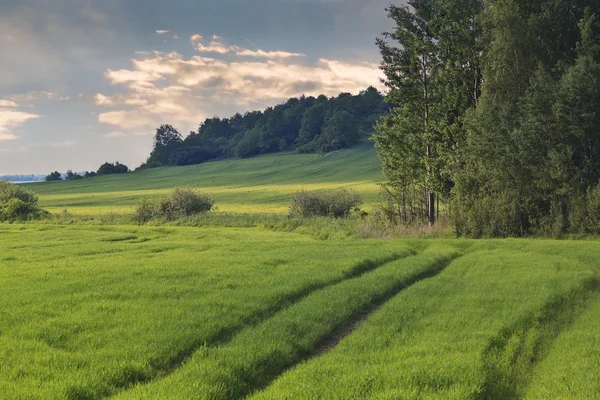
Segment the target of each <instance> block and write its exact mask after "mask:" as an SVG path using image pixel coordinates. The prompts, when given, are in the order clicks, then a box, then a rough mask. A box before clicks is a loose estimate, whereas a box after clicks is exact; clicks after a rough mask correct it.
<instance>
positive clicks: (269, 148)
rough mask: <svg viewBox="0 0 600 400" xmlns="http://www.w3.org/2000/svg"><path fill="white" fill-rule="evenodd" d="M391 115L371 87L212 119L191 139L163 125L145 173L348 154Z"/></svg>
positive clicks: (296, 99) (157, 133) (293, 99)
mask: <svg viewBox="0 0 600 400" xmlns="http://www.w3.org/2000/svg"><path fill="white" fill-rule="evenodd" d="M387 109H388V107H387V105H386V104H385V103H384V101H383V96H382V95H381V93H379V92H378V91H377V89H375V88H373V87H369V88H368V89H366V90H364V91H362V92H361V93H359V94H358V95H356V96H353V95H351V94H349V93H342V94H340V95H339V96H338V97H334V98H327V97H326V96H319V97H318V98H314V97H306V96H302V97H300V98H291V99H289V100H288V101H286V102H285V103H283V104H279V105H277V106H275V107H269V108H267V109H266V110H264V111H262V112H261V111H253V112H248V113H246V114H244V115H241V114H235V115H234V116H232V117H230V118H223V119H221V118H219V117H213V118H207V119H206V120H205V121H204V122H202V124H200V126H199V127H198V130H197V131H196V132H190V134H189V135H188V136H187V137H186V138H185V139H182V137H181V135H180V134H179V132H178V131H177V130H176V129H175V128H173V127H172V126H171V125H161V126H160V127H159V128H158V129H157V130H156V136H155V138H154V148H153V150H152V153H151V154H150V156H149V157H148V160H147V161H146V163H145V164H143V165H142V169H143V168H150V167H157V166H164V165H192V164H201V163H203V162H206V161H211V160H219V159H227V158H232V157H238V158H246V157H252V156H255V155H259V154H267V153H275V152H280V151H293V150H298V151H299V152H303V153H314V152H320V153H326V152H329V151H332V150H338V149H342V148H347V147H349V146H352V145H354V144H356V143H357V142H358V141H359V140H360V139H361V138H365V137H366V136H367V135H369V134H371V133H372V131H373V126H374V124H375V121H376V120H377V118H379V117H380V116H381V115H383V114H384V113H385V112H386V111H387Z"/></svg>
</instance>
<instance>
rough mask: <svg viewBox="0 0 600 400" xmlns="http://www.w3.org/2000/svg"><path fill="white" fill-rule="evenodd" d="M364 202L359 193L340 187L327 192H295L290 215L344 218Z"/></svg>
mask: <svg viewBox="0 0 600 400" xmlns="http://www.w3.org/2000/svg"><path fill="white" fill-rule="evenodd" d="M360 204H362V198H361V197H360V195H359V194H357V193H354V192H350V191H348V190H346V189H340V190H335V191H327V192H307V191H304V190H301V191H298V192H296V193H295V194H294V198H293V200H292V204H291V206H290V215H291V216H295V217H315V216H324V217H335V218H342V217H346V216H348V215H349V214H350V212H351V211H352V210H354V209H357V208H358V206H359V205H360Z"/></svg>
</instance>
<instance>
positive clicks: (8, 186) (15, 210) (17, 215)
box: [0, 181, 48, 222]
mask: <svg viewBox="0 0 600 400" xmlns="http://www.w3.org/2000/svg"><path fill="white" fill-rule="evenodd" d="M37 202H38V197H37V196H36V195H35V194H34V193H33V192H31V191H29V190H27V189H24V188H22V187H21V186H19V185H15V184H14V183H10V182H8V181H0V221H10V222H13V221H24V220H29V219H35V218H40V217H42V216H45V215H47V214H48V213H47V212H46V211H44V210H42V209H41V208H40V207H39V206H38V205H37Z"/></svg>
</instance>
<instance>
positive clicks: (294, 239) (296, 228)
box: [0, 144, 600, 400]
mask: <svg viewBox="0 0 600 400" xmlns="http://www.w3.org/2000/svg"><path fill="white" fill-rule="evenodd" d="M278 160H279V161H278ZM328 170H330V173H328ZM379 179H381V176H380V173H379V169H378V165H377V159H376V156H375V153H374V150H373V149H372V147H370V146H367V145H366V144H365V145H363V146H359V147H358V148H355V149H350V150H347V151H341V152H337V153H333V154H330V155H328V156H315V155H286V156H279V155H277V156H265V157H257V158H255V159H249V160H235V161H218V162H214V163H206V164H203V165H200V166H192V167H178V168H163V169H155V170H154V169H153V170H147V171H140V172H136V173H132V174H127V175H125V176H107V177H99V178H93V179H89V180H81V181H75V182H59V183H44V184H34V185H28V188H31V189H33V190H35V191H36V192H37V193H39V195H40V201H41V204H42V205H43V206H45V207H49V208H50V209H51V210H52V211H54V212H57V213H58V214H64V213H61V210H62V209H64V208H67V209H68V210H69V213H71V212H72V213H74V214H79V216H78V217H77V218H70V217H64V218H62V217H60V216H59V217H57V218H55V219H50V220H46V221H40V222H28V223H22V224H0V361H1V362H0V398H2V399H19V400H20V399H69V400H75V399H80V400H83V399H108V398H113V399H241V398H256V399H315V398H324V399H353V398H356V399H359V398H360V399H362V398H373V399H570V398H574V399H589V398H600V384H599V383H598V382H600V381H599V379H600V375H599V372H598V371H600V351H599V350H598V349H599V348H600V326H599V321H600V319H599V316H600V315H599V313H600V296H599V293H600V244H599V243H598V241H597V240H594V239H587V240H579V241H573V240H543V239H504V240H466V239H439V238H438V239H434V238H431V237H428V238H427V237H426V238H422V237H419V235H417V236H415V237H413V238H407V237H404V238H398V237H396V238H389V237H387V238H386V237H384V236H379V237H378V239H368V238H365V236H368V235H361V234H360V232H356V231H353V229H354V228H356V226H355V225H354V224H355V223H354V222H349V223H347V222H344V221H343V220H335V219H330V218H321V219H315V220H310V221H295V220H293V219H289V220H288V219H287V218H286V217H284V215H285V213H286V212H287V207H288V205H289V201H290V196H291V193H293V192H294V191H295V190H298V189H301V188H304V189H327V188H339V187H349V188H353V189H354V190H356V191H358V192H360V193H361V194H362V195H363V196H364V197H365V200H366V204H365V207H366V208H367V209H372V208H374V207H376V204H377V201H378V197H377V192H378V186H377V182H378V180H379ZM174 186H189V187H194V188H199V189H201V190H202V191H206V192H207V193H208V192H210V193H211V194H212V195H213V196H214V197H215V198H216V200H217V204H218V206H219V211H216V212H215V211H211V212H209V213H208V214H207V215H205V216H200V217H198V219H197V220H194V219H190V220H184V221H175V222H172V223H169V224H162V223H160V222H153V223H152V224H148V225H133V224H131V219H128V217H127V214H128V213H130V212H131V210H132V208H133V207H134V205H135V204H136V203H137V201H139V199H140V198H156V197H157V196H160V195H162V194H164V193H167V192H168V191H169V190H170V189H171V188H172V187H174ZM268 188H271V189H268ZM115 210H116V211H115ZM221 210H226V211H227V212H225V213H224V212H222V211H221ZM115 212H116V213H117V214H118V213H122V214H123V215H124V217H123V218H116V219H111V218H106V219H103V218H100V219H97V220H96V221H95V222H94V223H92V224H86V223H84V222H85V221H86V219H85V218H83V217H84V216H89V217H93V216H94V215H109V214H112V213H115ZM61 218H62V219H61ZM194 225H198V226H194ZM348 227H350V228H348Z"/></svg>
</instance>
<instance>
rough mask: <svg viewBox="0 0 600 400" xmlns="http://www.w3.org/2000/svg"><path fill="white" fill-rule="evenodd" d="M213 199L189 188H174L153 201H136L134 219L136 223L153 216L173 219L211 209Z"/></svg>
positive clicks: (145, 220) (148, 219)
mask: <svg viewBox="0 0 600 400" xmlns="http://www.w3.org/2000/svg"><path fill="white" fill-rule="evenodd" d="M214 204H215V201H214V200H213V199H211V198H210V197H208V196H206V195H204V194H202V193H198V192H197V191H195V190H193V189H189V188H175V189H174V190H173V191H172V192H171V193H169V195H168V196H166V197H164V198H162V199H160V200H158V201H156V202H154V201H150V200H142V201H140V203H138V205H137V207H136V209H135V212H134V219H135V220H136V221H137V222H138V223H143V222H147V221H150V220H151V219H154V218H163V219H167V220H175V219H177V218H183V217H189V216H192V215H195V214H201V213H205V212H208V211H210V210H211V208H212V207H213V205H214Z"/></svg>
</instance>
